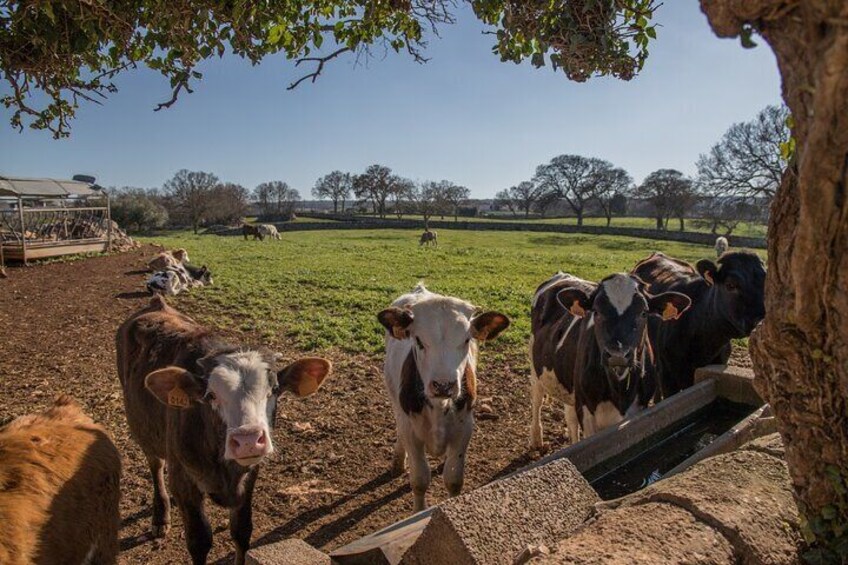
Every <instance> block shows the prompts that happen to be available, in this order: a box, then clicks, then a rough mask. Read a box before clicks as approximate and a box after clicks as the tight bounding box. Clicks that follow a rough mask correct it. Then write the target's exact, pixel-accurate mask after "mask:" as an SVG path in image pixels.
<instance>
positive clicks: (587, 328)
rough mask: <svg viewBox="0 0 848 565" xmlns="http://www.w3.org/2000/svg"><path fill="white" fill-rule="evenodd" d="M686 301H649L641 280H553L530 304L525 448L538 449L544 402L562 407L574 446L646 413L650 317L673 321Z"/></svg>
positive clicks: (671, 296) (676, 297)
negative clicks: (555, 401)
mask: <svg viewBox="0 0 848 565" xmlns="http://www.w3.org/2000/svg"><path fill="white" fill-rule="evenodd" d="M689 305H690V300H689V298H687V297H686V296H685V295H683V294H680V293H677V292H665V293H662V294H658V295H655V296H652V295H650V294H648V293H647V292H646V291H645V287H644V284H643V283H642V281H640V280H638V279H637V278H635V277H632V276H630V275H627V274H623V273H619V274H614V275H611V276H609V277H606V278H605V279H603V280H602V281H601V282H600V283H597V284H596V283H593V282H588V281H585V280H583V279H579V278H577V277H575V276H573V275H569V274H567V273H562V272H560V273H557V274H556V275H554V276H553V277H552V278H551V279H549V280H547V281H545V282H544V283H542V285H540V286H539V288H538V289H537V290H536V294H535V296H534V298H533V306H532V313H531V335H530V344H529V346H530V347H529V349H530V384H531V395H530V396H531V400H532V421H531V426H530V446H531V447H532V448H534V449H541V448H542V447H543V437H542V421H541V411H542V401H543V400H544V397H545V395H546V394H547V395H550V396H552V397H554V398H556V399H558V400H561V401H563V402H564V403H565V413H566V424H567V426H568V435H569V438H570V440H571V443H572V444H573V443H576V442H577V441H578V440H579V435H578V430H579V429H580V428H582V430H583V435H584V436H585V437H588V436H591V435H592V434H594V433H595V432H598V431H600V430H602V429H604V428H606V427H609V426H612V425H614V424H617V423H618V422H620V421H621V420H623V419H624V418H627V417H630V416H632V415H633V414H635V413H637V412H638V411H640V410H642V409H644V408H645V407H646V406H647V405H648V402H649V401H650V400H651V398H652V396H653V394H654V387H655V382H654V378H653V359H652V353H651V343H650V341H649V339H648V328H647V322H648V318H649V316H656V317H657V318H659V319H661V320H673V319H676V318H678V317H679V316H680V315H681V314H683V312H685V311H686V309H687V308H688V307H689Z"/></svg>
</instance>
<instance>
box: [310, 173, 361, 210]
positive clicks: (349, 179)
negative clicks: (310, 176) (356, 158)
mask: <svg viewBox="0 0 848 565" xmlns="http://www.w3.org/2000/svg"><path fill="white" fill-rule="evenodd" d="M352 191H353V176H352V175H351V174H350V173H343V172H341V171H333V172H332V173H330V174H328V175H324V176H323V177H321V178H320V179H318V180H317V181H316V182H315V186H314V187H313V188H312V196H314V197H315V198H317V199H318V200H324V199H328V200H332V201H333V212H338V211H339V203H341V205H342V210H341V211H342V212H344V210H345V201H346V200H347V199H348V198H350V195H351V194H352Z"/></svg>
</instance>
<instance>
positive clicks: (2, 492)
mask: <svg viewBox="0 0 848 565" xmlns="http://www.w3.org/2000/svg"><path fill="white" fill-rule="evenodd" d="M120 482H121V456H120V454H119V453H118V450H117V449H116V448H115V445H114V444H113V443H112V440H111V439H109V436H108V435H107V434H106V431H105V430H104V429H103V428H102V427H101V426H98V425H97V424H95V423H94V422H93V421H92V420H91V418H89V417H88V416H86V415H85V414H84V413H83V411H82V409H81V408H80V406H79V405H78V404H77V403H76V402H75V401H74V400H73V399H72V398H71V397H69V396H67V395H62V396H60V397H59V398H58V399H56V401H55V402H54V403H53V405H52V406H50V407H49V408H47V409H46V410H44V411H42V412H40V413H36V414H30V415H27V416H21V417H20V418H17V419H15V420H12V421H11V422H10V423H8V424H6V425H5V426H4V427H2V428H0V524H3V534H2V536H0V563H4V564H5V565H26V564H30V563H98V564H111V563H116V562H117V557H118V530H119V529H120V526H121V519H120V514H119V508H118V506H119V502H120V498H121V492H120Z"/></svg>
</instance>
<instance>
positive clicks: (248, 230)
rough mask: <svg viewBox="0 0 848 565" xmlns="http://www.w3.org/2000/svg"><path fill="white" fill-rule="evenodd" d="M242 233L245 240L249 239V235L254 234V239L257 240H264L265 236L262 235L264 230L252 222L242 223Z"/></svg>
mask: <svg viewBox="0 0 848 565" xmlns="http://www.w3.org/2000/svg"><path fill="white" fill-rule="evenodd" d="M241 234H242V235H243V236H244V240H245V241H247V236H250V235H252V236H253V240H254V241H256V240H257V239H258V240H259V241H264V239H265V236H264V235H262V232H261V231H260V230H259V228H258V227H256V226H251V225H250V224H242V225H241Z"/></svg>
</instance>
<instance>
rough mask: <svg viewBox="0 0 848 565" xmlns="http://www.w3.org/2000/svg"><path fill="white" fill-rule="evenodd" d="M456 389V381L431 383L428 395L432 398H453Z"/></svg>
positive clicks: (457, 387)
mask: <svg viewBox="0 0 848 565" xmlns="http://www.w3.org/2000/svg"><path fill="white" fill-rule="evenodd" d="M458 389H459V386H458V385H457V382H456V381H431V382H430V390H429V393H430V396H432V397H433V398H453V397H454V396H455V395H456V393H457V391H458Z"/></svg>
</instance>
